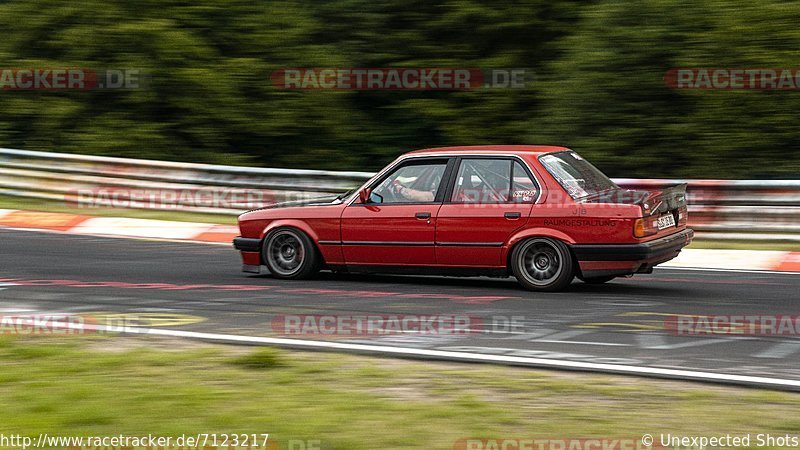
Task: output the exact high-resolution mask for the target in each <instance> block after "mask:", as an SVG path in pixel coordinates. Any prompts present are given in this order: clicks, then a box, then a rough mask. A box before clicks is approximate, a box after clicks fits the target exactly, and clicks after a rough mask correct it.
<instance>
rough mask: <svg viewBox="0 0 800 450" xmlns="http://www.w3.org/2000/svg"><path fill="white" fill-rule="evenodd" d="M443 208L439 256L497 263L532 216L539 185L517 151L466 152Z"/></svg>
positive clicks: (451, 261)
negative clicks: (471, 154) (503, 154)
mask: <svg viewBox="0 0 800 450" xmlns="http://www.w3.org/2000/svg"><path fill="white" fill-rule="evenodd" d="M455 170H456V172H455V177H453V178H454V180H453V183H452V184H453V186H452V187H451V188H450V189H448V193H447V198H446V199H445V202H444V204H443V205H442V207H441V208H440V209H439V214H438V217H437V226H436V261H437V263H438V264H440V265H447V266H472V267H499V266H504V265H505V262H504V261H501V254H502V247H503V245H504V243H505V242H507V241H508V239H509V238H510V237H511V235H512V234H513V233H514V232H515V231H517V230H518V229H520V228H522V227H523V226H524V225H525V223H526V222H527V221H528V217H529V216H530V213H531V208H532V207H533V204H534V203H535V201H536V199H537V197H538V194H539V187H538V185H537V184H536V183H535V182H534V178H533V176H532V174H531V173H530V171H529V169H528V168H527V166H526V165H525V164H524V163H523V162H522V161H521V160H520V159H518V158H516V157H485V156H480V157H479V156H475V157H466V156H465V157H462V158H459V159H458V161H457V168H456V169H455Z"/></svg>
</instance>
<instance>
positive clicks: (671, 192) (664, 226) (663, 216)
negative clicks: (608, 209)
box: [586, 183, 688, 241]
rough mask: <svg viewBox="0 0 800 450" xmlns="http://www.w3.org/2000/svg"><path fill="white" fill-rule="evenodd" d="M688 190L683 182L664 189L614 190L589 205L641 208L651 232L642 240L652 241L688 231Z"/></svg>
mask: <svg viewBox="0 0 800 450" xmlns="http://www.w3.org/2000/svg"><path fill="white" fill-rule="evenodd" d="M686 187H687V185H686V184H685V183H684V184H678V185H675V186H670V187H667V188H663V189H651V190H632V189H615V190H612V191H607V192H604V193H602V194H601V195H598V196H596V197H593V198H590V199H588V200H587V201H586V202H587V203H613V204H628V205H638V206H639V207H640V208H641V212H642V215H641V217H642V218H643V219H645V221H644V222H645V225H646V230H648V234H647V236H645V237H643V238H642V240H643V241H649V240H652V239H658V238H661V237H664V236H669V235H670V234H673V233H677V232H679V231H682V230H684V229H686V223H687V219H688V210H687V201H686Z"/></svg>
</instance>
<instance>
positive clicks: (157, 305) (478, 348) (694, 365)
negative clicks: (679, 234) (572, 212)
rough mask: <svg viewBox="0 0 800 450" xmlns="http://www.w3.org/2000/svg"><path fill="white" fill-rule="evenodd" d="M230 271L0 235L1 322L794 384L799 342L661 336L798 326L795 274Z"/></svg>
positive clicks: (197, 258)
mask: <svg viewBox="0 0 800 450" xmlns="http://www.w3.org/2000/svg"><path fill="white" fill-rule="evenodd" d="M239 269H240V260H239V255H238V254H237V252H236V251H234V250H233V249H232V248H231V247H229V246H218V245H203V244H194V243H176V242H163V241H145V240H131V239H117V238H103V237H92V236H76V235H67V234H61V233H46V232H34V231H21V230H11V229H0V314H6V315H9V314H51V313H68V314H82V315H86V316H88V317H93V318H96V319H97V320H98V323H112V322H102V321H101V319H102V320H113V321H114V322H113V323H114V324H121V323H123V324H125V325H126V326H133V327H139V328H141V329H147V330H159V331H160V332H163V333H166V334H170V333H172V335H178V336H181V335H183V336H187V337H201V338H209V337H212V338H213V337H214V336H218V335H226V336H238V337H239V338H238V339H239V341H240V342H243V343H253V344H259V343H270V341H269V339H266V340H265V339H262V338H275V337H277V338H289V339H298V341H297V342H301V341H300V340H302V341H303V342H309V341H315V342H316V341H326V342H332V343H333V344H330V347H337V346H338V347H340V348H342V349H347V347H348V346H349V349H350V350H353V349H356V350H358V349H359V348H361V349H367V350H369V352H373V350H374V349H376V348H377V349H386V350H387V351H386V353H387V354H389V355H395V356H423V357H425V355H426V354H427V355H428V356H429V357H435V358H438V357H440V356H443V355H455V356H456V358H452V359H456V360H458V359H459V358H458V356H459V355H464V356H465V357H464V358H463V360H465V361H469V360H473V361H474V360H478V361H481V360H482V361H485V362H501V363H511V364H515V363H520V364H521V365H540V366H544V367H559V366H561V367H563V368H567V369H570V368H571V369H577V370H602V371H611V372H620V373H634V374H651V375H655V376H668V377H672V378H682V377H681V376H680V374H682V373H684V372H685V373H690V372H701V373H705V374H708V376H706V377H705V378H703V377H700V379H705V380H706V381H708V380H712V381H713V378H714V377H715V376H719V377H720V380H719V381H727V382H731V380H733V382H738V383H741V384H748V383H747V382H746V379H749V378H750V377H756V378H759V379H760V378H768V379H774V380H780V382H776V383H772V384H774V386H772V387H778V388H789V389H797V388H798V386H800V364H798V359H797V358H798V356H799V355H800V338H798V336H797V335H794V336H730V335H714V336H680V335H676V334H675V333H672V332H670V331H668V330H667V329H665V323H666V322H665V321H667V320H669V319H670V318H672V317H674V316H675V315H741V316H753V315H758V316H766V315H797V314H798V313H800V311H799V310H800V301H799V300H798V292H800V275H797V274H778V273H757V272H725V271H708V270H691V271H690V270H680V269H656V271H655V272H654V273H653V274H651V275H637V276H636V277H634V278H630V279H621V280H615V281H613V282H611V283H608V284H605V285H599V286H592V285H587V284H583V283H581V282H578V281H576V282H575V283H573V284H572V286H571V287H570V288H569V289H568V290H567V291H566V292H562V293H552V294H542V293H530V292H527V291H524V290H522V289H521V288H520V287H518V285H517V284H516V282H515V281H514V280H513V279H490V278H439V277H410V276H364V275H358V276H355V275H334V274H330V273H322V274H320V276H319V278H318V279H315V280H311V281H280V280H276V279H272V278H271V277H269V276H268V275H246V274H243V273H241V272H240V271H239ZM300 315H316V316H319V315H325V316H337V317H351V316H358V317H362V316H384V317H385V316H390V315H397V316H404V317H408V316H409V315H414V316H418V315H424V316H431V315H438V316H458V317H461V318H463V317H467V318H470V330H469V331H468V332H461V333H448V332H433V333H430V332H428V333H422V334H420V333H392V334H383V335H379V334H366V335H364V334H362V335H349V334H347V333H344V334H338V335H330V334H311V335H309V334H305V335H300V336H298V335H286V334H285V333H283V334H281V333H279V332H278V331H280V330H278V329H276V327H275V326H276V324H282V323H285V320H286V316H290V317H298V316H300ZM302 317H308V316H302ZM305 331H308V329H305ZM248 337H251V338H248ZM228 340H232V341H236V339H228ZM279 341H280V340H275V341H274V342H279ZM280 342H284V341H280ZM304 345H305V344H303V345H298V347H301V348H302V347H304ZM312 345H313V344H312ZM469 355H472V356H469ZM474 355H478V356H477V357H476V356H474ZM481 355H483V356H481ZM443 359H448V358H443ZM530 361H533V362H534V363H532V364H525V362H530ZM537 361H539V362H541V361H547V362H551V364H536V363H535V362H537ZM609 368H610V369H611V370H608V369H609ZM615 368H618V369H619V370H615ZM631 368H632V369H631ZM687 378H692V377H690V376H689V377H687ZM734 378H735V379H734ZM754 379H755V378H754ZM737 380H738V381H737ZM762 384H764V383H762ZM765 384H766V385H771V383H765Z"/></svg>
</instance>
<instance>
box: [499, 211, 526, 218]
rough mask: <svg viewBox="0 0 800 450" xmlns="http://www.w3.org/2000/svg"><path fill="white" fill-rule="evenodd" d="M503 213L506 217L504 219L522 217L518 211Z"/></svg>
mask: <svg viewBox="0 0 800 450" xmlns="http://www.w3.org/2000/svg"><path fill="white" fill-rule="evenodd" d="M503 215H504V216H505V217H506V219H519V218H520V217H522V213H519V212H507V213H505V214H503Z"/></svg>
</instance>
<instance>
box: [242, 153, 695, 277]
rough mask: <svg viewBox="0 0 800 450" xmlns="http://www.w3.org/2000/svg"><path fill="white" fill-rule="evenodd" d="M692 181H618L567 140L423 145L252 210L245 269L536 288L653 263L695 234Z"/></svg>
mask: <svg viewBox="0 0 800 450" xmlns="http://www.w3.org/2000/svg"><path fill="white" fill-rule="evenodd" d="M686 219H687V211H686V185H680V186H675V187H672V188H668V189H665V190H663V191H655V192H650V191H632V190H625V189H621V188H620V187H618V186H617V185H616V184H614V182H612V181H611V180H610V179H609V178H608V177H606V176H605V175H604V174H603V173H602V172H600V171H599V170H598V169H596V168H595V167H594V166H592V165H591V164H590V163H589V162H587V161H586V160H584V159H583V158H582V157H581V156H580V155H578V154H577V153H575V152H573V151H572V150H569V149H567V148H562V147H549V146H474V147H448V148H434V149H427V150H419V151H414V152H410V153H407V154H405V155H403V156H401V157H399V158H398V159H397V160H395V161H394V162H392V163H391V164H389V165H388V166H387V167H386V168H385V169H383V170H382V171H381V172H379V173H378V174H377V175H375V176H374V177H373V178H372V179H371V180H369V181H368V182H367V183H365V184H364V185H363V186H362V187H361V188H359V189H357V190H354V191H352V192H349V193H347V194H343V195H340V196H339V197H336V198H333V199H327V200H324V201H323V200H319V201H315V202H311V203H308V202H307V203H294V204H284V205H276V206H274V207H270V208H266V209H259V210H255V211H250V212H247V213H245V214H242V215H241V216H240V217H239V228H240V230H241V236H240V237H237V238H236V239H235V240H234V247H235V248H236V249H238V250H240V251H241V252H242V258H243V262H244V266H243V270H244V271H245V272H253V273H259V272H260V271H261V266H264V265H265V266H267V268H268V269H269V271H270V272H271V273H272V275H273V276H275V277H276V278H284V279H302V278H308V277H310V276H312V275H314V274H315V273H316V272H317V271H318V270H319V269H322V268H325V269H329V270H332V271H336V272H371V273H414V274H442V275H468V276H474V275H489V276H500V277H507V276H511V275H513V276H514V277H516V279H517V280H518V281H519V282H520V284H522V285H523V286H524V287H526V288H528V289H531V290H537V291H556V290H560V289H563V288H564V287H566V286H567V285H569V284H570V282H571V281H572V280H573V278H574V277H575V276H577V277H578V278H580V279H581V280H583V281H585V282H587V283H604V282H606V281H609V280H611V279H613V278H615V277H619V276H626V275H632V274H635V273H650V272H652V270H653V267H654V266H655V265H657V264H659V263H663V262H665V261H668V260H670V259H672V258H674V257H675V256H677V255H678V253H679V252H680V251H681V249H682V248H683V247H685V246H686V245H688V244H689V243H690V242H691V240H692V237H693V235H694V233H693V232H692V230H690V229H687V228H686Z"/></svg>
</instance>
